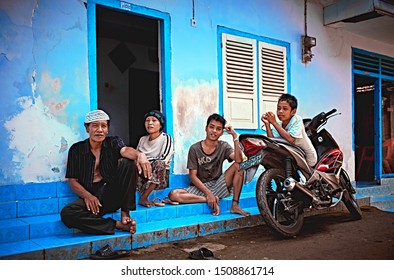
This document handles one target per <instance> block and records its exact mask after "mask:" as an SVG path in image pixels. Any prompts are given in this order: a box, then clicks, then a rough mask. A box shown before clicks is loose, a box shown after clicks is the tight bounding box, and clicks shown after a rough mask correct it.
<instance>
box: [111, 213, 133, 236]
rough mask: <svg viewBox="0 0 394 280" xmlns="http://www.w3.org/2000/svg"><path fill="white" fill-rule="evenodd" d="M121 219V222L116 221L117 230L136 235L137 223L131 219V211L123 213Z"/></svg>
mask: <svg viewBox="0 0 394 280" xmlns="http://www.w3.org/2000/svg"><path fill="white" fill-rule="evenodd" d="M121 217H122V218H121V220H120V221H116V228H117V229H120V230H123V231H129V232H130V233H131V234H134V233H135V232H136V231H137V223H136V222H135V220H134V219H132V218H131V217H130V214H129V211H122V213H121Z"/></svg>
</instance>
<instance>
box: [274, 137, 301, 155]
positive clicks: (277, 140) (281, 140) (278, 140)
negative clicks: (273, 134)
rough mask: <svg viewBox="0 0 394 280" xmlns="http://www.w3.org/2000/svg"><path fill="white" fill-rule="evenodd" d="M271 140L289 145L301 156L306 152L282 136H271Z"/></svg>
mask: <svg viewBox="0 0 394 280" xmlns="http://www.w3.org/2000/svg"><path fill="white" fill-rule="evenodd" d="M271 139H272V140H274V141H276V142H278V143H281V144H283V145H286V146H289V147H291V148H292V149H293V150H295V151H296V152H297V153H299V154H300V155H301V156H303V157H306V154H305V152H304V150H302V149H301V148H300V147H297V146H295V145H293V144H291V143H289V142H287V140H285V139H283V138H271Z"/></svg>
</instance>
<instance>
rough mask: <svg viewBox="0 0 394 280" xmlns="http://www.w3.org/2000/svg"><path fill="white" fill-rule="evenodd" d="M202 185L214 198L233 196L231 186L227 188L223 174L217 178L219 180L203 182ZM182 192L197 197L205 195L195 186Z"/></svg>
mask: <svg viewBox="0 0 394 280" xmlns="http://www.w3.org/2000/svg"><path fill="white" fill-rule="evenodd" d="M204 185H205V186H206V187H207V188H208V189H209V190H210V191H211V192H212V193H213V194H214V195H215V196H217V197H219V198H224V197H228V196H230V195H232V194H233V186H232V185H230V186H229V187H227V185H226V180H225V174H224V173H223V174H222V175H221V176H220V177H219V179H217V180H212V181H209V182H205V183H204ZM184 190H185V191H187V192H188V193H192V194H195V195H199V196H205V194H204V193H203V192H202V191H200V189H199V188H197V187H196V186H190V187H188V188H185V189H184Z"/></svg>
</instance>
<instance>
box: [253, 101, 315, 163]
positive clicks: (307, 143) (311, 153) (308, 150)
mask: <svg viewBox="0 0 394 280" xmlns="http://www.w3.org/2000/svg"><path fill="white" fill-rule="evenodd" d="M297 105H298V103H297V99H296V98H295V97H294V96H293V95H291V94H282V95H281V97H280V98H279V100H278V106H277V109H276V114H277V116H278V119H279V121H277V120H276V116H275V114H274V113H273V112H267V113H265V114H263V115H262V116H261V120H262V121H263V122H264V124H265V126H266V129H267V136H268V137H275V138H283V139H285V140H287V141H288V142H289V143H291V144H293V145H295V146H298V147H300V148H301V149H302V150H303V151H304V152H305V155H306V161H307V162H308V164H309V166H314V165H315V164H316V162H317V154H316V150H315V148H314V147H313V145H312V142H311V140H310V139H309V137H308V136H307V135H306V132H305V127H304V123H303V121H302V118H301V116H299V115H297V114H296V112H297ZM271 125H272V127H271Z"/></svg>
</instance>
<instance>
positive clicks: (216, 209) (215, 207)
mask: <svg viewBox="0 0 394 280" xmlns="http://www.w3.org/2000/svg"><path fill="white" fill-rule="evenodd" d="M219 214H220V207H219V197H217V196H216V201H215V203H214V205H213V212H212V215H214V216H219Z"/></svg>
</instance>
